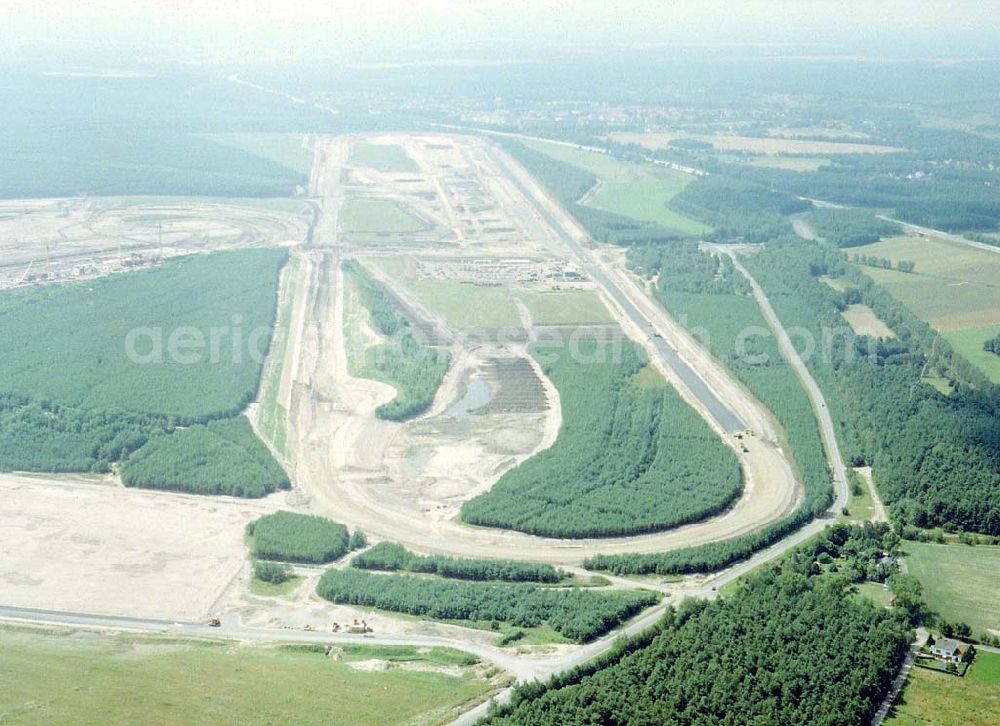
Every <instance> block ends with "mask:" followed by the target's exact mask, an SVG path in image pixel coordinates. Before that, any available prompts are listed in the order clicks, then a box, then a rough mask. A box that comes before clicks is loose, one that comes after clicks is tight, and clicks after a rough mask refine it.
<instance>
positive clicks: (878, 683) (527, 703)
mask: <svg viewBox="0 0 1000 726" xmlns="http://www.w3.org/2000/svg"><path fill="white" fill-rule="evenodd" d="M891 537H892V535H891V533H890V532H889V531H888V529H887V528H883V529H880V530H875V529H869V530H868V531H867V532H859V531H857V530H854V529H851V528H846V527H844V528H837V529H836V530H835V531H832V532H829V531H828V533H826V534H825V535H823V536H821V537H819V538H817V539H816V540H814V541H812V542H810V543H808V544H807V545H805V546H804V547H803V548H801V549H799V550H796V551H795V552H793V553H792V555H791V556H789V557H787V558H785V559H784V560H783V561H782V562H780V563H778V564H775V565H771V566H768V567H767V568H766V570H765V571H763V572H760V573H758V574H754V575H751V576H749V577H747V578H746V579H745V580H744V581H743V583H742V584H741V585H740V587H739V588H738V589H737V590H736V591H735V593H734V594H732V595H731V596H726V597H722V598H719V599H717V600H714V601H711V602H709V601H704V600H689V601H685V602H684V603H683V604H682V605H681V606H680V608H679V609H678V610H674V609H673V608H670V609H668V611H667V613H666V615H665V617H664V618H663V619H662V620H661V621H660V623H659V624H658V625H657V626H656V627H655V628H653V629H651V630H649V631H646V632H645V633H642V634H640V635H638V636H636V637H634V638H631V639H628V640H623V641H621V642H620V643H619V644H618V645H617V647H616V648H615V649H614V650H612V651H610V652H609V653H607V654H605V655H603V656H601V657H600V658H598V659H596V660H594V661H592V662H589V663H587V664H585V665H583V666H579V667H578V668H576V669H574V670H572V671H569V672H567V673H564V674H562V675H559V676H556V677H554V678H553V679H552V680H551V681H549V682H548V683H546V684H541V683H531V684H528V685H523V686H520V687H519V688H518V689H517V690H516V691H515V693H514V696H513V698H512V699H511V702H510V704H509V705H506V706H503V707H501V708H499V709H498V710H495V711H494V712H493V713H491V714H490V715H489V716H488V717H487V718H486V719H485V721H484V723H487V724H491V725H497V726H499V725H500V724H510V725H511V726H513V725H514V724H525V725H528V724H530V725H531V726H539V725H544V724H553V725H554V724H568V723H573V724H584V723H586V724H598V723H600V724H630V725H633V726H640V725H644V724H648V725H649V726H653V725H654V724H665V723H686V724H734V725H735V724H748V723H753V724H864V723H867V722H868V720H869V719H870V718H871V716H872V714H873V713H874V711H875V709H876V708H877V706H878V704H879V702H880V701H881V699H882V697H883V694H885V693H886V691H888V689H889V687H890V684H891V683H892V680H893V678H894V677H895V675H896V671H897V668H898V666H899V664H900V662H901V661H902V659H903V656H904V654H905V652H906V650H907V644H908V642H909V636H910V631H909V625H910V617H909V613H908V612H907V611H905V610H902V609H900V608H896V609H894V610H892V611H886V610H882V609H880V608H876V607H875V606H873V605H872V604H871V603H869V602H867V601H861V600H858V599H855V598H852V597H851V596H850V583H851V582H852V581H853V580H854V579H855V576H856V575H857V574H858V571H859V570H865V569H867V567H868V564H869V560H874V557H877V554H876V553H878V554H881V552H880V548H881V546H882V544H883V542H882V540H883V538H888V539H889V541H887V542H886V544H889V545H892V541H891ZM834 558H841V559H836V560H835V559H834ZM824 561H825V562H828V563H829V562H836V565H835V566H832V567H831V565H829V564H827V565H823V564H822V563H823V562H824ZM831 572H833V574H829V573H831Z"/></svg>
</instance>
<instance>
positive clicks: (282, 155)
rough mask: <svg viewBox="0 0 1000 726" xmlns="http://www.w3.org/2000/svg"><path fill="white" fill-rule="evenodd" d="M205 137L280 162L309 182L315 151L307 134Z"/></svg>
mask: <svg viewBox="0 0 1000 726" xmlns="http://www.w3.org/2000/svg"><path fill="white" fill-rule="evenodd" d="M202 138H205V139H208V140H209V141H214V142H215V143H217V144H223V145H225V146H231V147H233V148H234V149H241V150H242V151H246V152H248V153H250V154H253V155H254V156H259V157H260V158H262V159H269V160H270V161H274V162H277V163H278V164H281V165H282V166H284V167H286V168H288V169H291V170H292V171H294V172H298V173H299V174H301V175H302V181H301V184H303V185H304V184H305V183H306V182H307V181H308V180H309V173H310V171H311V170H312V164H313V151H312V147H311V146H310V145H309V144H308V143H307V140H308V137H306V136H305V135H303V134H266V133H227V134H205V135H204V136H202Z"/></svg>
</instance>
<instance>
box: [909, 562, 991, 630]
mask: <svg viewBox="0 0 1000 726" xmlns="http://www.w3.org/2000/svg"><path fill="white" fill-rule="evenodd" d="M904 551H905V552H906V555H907V557H906V561H907V564H908V565H909V569H910V572H911V573H912V574H914V575H916V576H917V577H918V578H919V579H920V582H921V584H923V586H924V599H925V600H926V601H927V604H928V605H929V606H930V607H931V608H932V609H933V610H936V611H937V612H939V613H940V614H941V615H942V616H944V617H945V618H946V619H948V620H962V621H965V622H967V623H968V624H969V625H971V626H972V629H973V631H974V632H976V633H981V632H982V631H983V630H986V629H988V628H989V629H992V630H997V631H1000V609H998V608H997V603H998V602H1000V577H998V576H997V573H1000V547H983V546H977V547H968V546H966V545H939V544H928V543H924V542H907V543H906V545H905V547H904Z"/></svg>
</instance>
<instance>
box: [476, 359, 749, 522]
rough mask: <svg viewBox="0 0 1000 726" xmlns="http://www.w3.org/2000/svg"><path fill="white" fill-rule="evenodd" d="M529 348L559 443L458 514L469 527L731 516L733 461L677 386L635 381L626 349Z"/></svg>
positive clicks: (638, 362) (735, 482) (642, 362)
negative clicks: (558, 415)
mask: <svg viewBox="0 0 1000 726" xmlns="http://www.w3.org/2000/svg"><path fill="white" fill-rule="evenodd" d="M577 348H578V349H576V350H574V349H571V348H570V347H564V346H563V345H561V344H555V345H552V344H539V345H535V346H533V347H532V355H534V356H535V357H536V358H537V359H538V360H539V362H540V363H541V364H542V367H543V370H544V371H545V374H546V375H547V376H548V377H549V378H550V379H551V380H552V382H553V383H554V384H555V386H556V388H557V389H558V390H559V396H560V401H561V404H562V411H563V422H562V428H561V429H560V431H559V437H558V439H557V440H556V442H555V444H554V445H553V446H552V447H550V448H549V449H547V450H545V451H543V452H541V453H539V454H537V455H535V456H533V457H532V458H530V459H528V460H526V461H525V462H523V463H522V464H521V465H520V466H518V467H517V468H515V469H513V470H511V471H509V472H508V473H507V474H505V475H504V476H503V477H501V479H500V480H499V481H498V482H497V483H496V484H494V486H493V488H492V489H491V490H490V491H489V492H487V493H486V494H482V495H480V496H478V497H476V498H474V499H472V500H470V501H468V502H466V503H465V504H464V505H463V507H462V519H463V520H464V521H466V522H468V523H470V524H477V525H485V526H491V527H502V528H504V529H516V530H518V531H522V532H528V533H530V534H536V535H544V536H552V537H594V536H603V537H609V536H615V535H622V534H638V533H641V532H653V531H657V530H662V529H666V528H669V527H674V526H678V525H681V524H686V523H688V522H693V521H697V520H700V519H704V518H705V517H708V516H710V515H713V514H717V513H719V512H721V511H723V510H724V509H726V508H727V507H728V506H729V505H730V504H731V503H732V502H733V501H734V500H735V499H736V498H738V497H739V495H740V493H741V492H742V489H743V482H742V474H741V472H740V468H739V464H738V462H737V459H736V455H735V453H734V452H733V451H732V450H731V449H729V448H728V447H727V446H726V445H725V444H723V443H722V441H720V440H719V437H718V436H717V435H716V434H715V433H714V432H713V431H712V430H711V428H709V426H708V424H706V423H705V422H704V421H703V420H702V419H701V418H700V417H699V416H698V414H697V413H696V412H695V411H694V410H693V409H691V408H690V407H689V406H688V405H687V404H686V403H685V402H684V401H683V399H681V397H680V396H679V395H678V394H677V392H676V391H674V389H673V388H671V387H669V386H667V385H662V386H658V387H654V388H649V387H641V386H640V385H638V384H637V383H635V382H634V381H633V376H635V375H636V374H637V373H639V371H641V370H642V369H643V367H645V366H646V364H647V360H646V357H645V354H644V353H643V352H642V349H641V348H640V347H639V346H638V345H636V344H634V343H632V342H630V341H620V342H597V341H584V342H581V343H580V344H579V346H578V347H577Z"/></svg>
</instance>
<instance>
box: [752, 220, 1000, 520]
mask: <svg viewBox="0 0 1000 726" xmlns="http://www.w3.org/2000/svg"><path fill="white" fill-rule="evenodd" d="M747 266H748V267H749V268H750V269H751V272H753V274H754V275H755V277H757V279H758V281H759V282H760V283H761V285H762V286H763V287H764V289H765V290H766V291H767V293H768V295H769V297H770V298H771V300H772V303H773V304H774V307H775V309H776V310H777V312H778V314H779V315H780V316H781V318H782V322H783V323H784V324H785V325H786V326H795V327H800V328H803V329H804V330H808V331H811V332H812V335H813V336H814V339H815V340H817V341H823V340H824V339H825V340H826V341H827V344H826V345H825V346H824V348H823V349H821V350H820V351H819V352H818V354H815V355H812V356H810V357H809V359H808V360H807V364H808V365H809V367H810V369H811V370H812V372H813V375H814V376H815V377H816V379H817V381H818V382H819V384H820V385H821V386H822V387H823V390H824V395H825V396H826V398H827V401H828V403H830V406H831V410H832V413H833V414H834V416H835V422H836V423H837V424H838V427H839V430H840V432H841V434H842V435H841V445H842V447H843V448H844V453H845V456H847V457H848V458H849V459H850V460H851V461H852V463H854V464H862V463H868V464H870V465H871V466H872V469H873V475H874V477H875V482H876V484H877V486H878V488H879V491H880V492H881V494H882V497H883V499H884V500H885V502H886V504H887V505H888V506H889V510H890V513H891V514H892V516H893V518H894V519H895V520H896V521H899V522H901V523H907V524H914V525H917V526H920V527H933V526H941V527H945V528H949V529H961V530H968V531H973V532H982V533H985V534H998V533H1000V434H998V429H997V427H996V420H997V416H998V415H1000V410H998V406H1000V396H998V395H997V389H996V388H995V387H993V386H991V385H990V384H989V383H988V382H987V381H986V380H985V378H984V377H983V376H982V374H981V373H979V372H978V371H977V370H976V369H975V368H973V367H972V366H971V365H969V364H968V363H967V362H966V361H964V359H962V358H961V356H959V355H957V354H956V353H954V351H953V350H952V349H951V347H950V346H949V345H948V344H947V342H946V341H944V340H943V339H942V338H941V337H940V336H939V335H938V334H937V333H936V332H935V331H934V330H932V329H931V328H930V327H929V326H928V325H927V324H926V323H924V322H923V321H921V320H919V319H917V318H916V317H915V316H914V315H913V314H912V313H910V312H909V311H908V310H907V309H906V308H905V307H903V306H902V305H901V304H900V303H899V302H898V301H896V300H895V299H893V298H892V297H891V296H890V295H889V294H888V293H886V292H885V291H884V290H882V289H881V288H879V287H878V286H877V285H875V284H874V283H873V282H872V281H871V280H870V279H869V278H867V277H866V276H865V275H863V274H862V273H861V272H859V271H858V270H857V268H854V267H853V266H851V265H849V264H847V263H845V262H844V260H843V258H842V257H841V256H840V255H838V254H836V253H834V252H830V251H825V250H823V249H822V248H818V247H815V246H812V245H803V244H802V242H801V240H787V241H781V240H776V241H774V242H772V243H771V244H769V245H768V246H767V249H766V250H764V251H763V252H761V253H760V254H759V255H754V256H752V257H749V258H748V259H747ZM821 275H831V276H843V277H845V278H846V279H847V280H848V281H849V283H850V289H849V290H848V291H847V292H843V293H841V292H837V291H836V290H833V289H832V288H830V287H829V286H827V285H825V284H823V283H822V282H820V281H819V280H818V279H817V278H818V277H819V276H821ZM852 302H863V303H865V304H867V305H869V306H871V308H872V309H873V310H874V311H875V313H876V314H877V315H878V316H879V317H880V318H881V319H882V320H884V321H885V322H886V324H887V325H889V326H890V327H891V328H892V329H893V330H894V331H895V332H896V333H897V335H898V337H897V338H895V339H892V340H879V341H875V340H872V339H869V338H865V337H863V336H856V335H853V334H852V333H851V332H850V330H849V328H848V327H847V326H846V324H845V323H844V322H843V320H842V318H841V317H840V310H842V309H843V308H844V307H845V306H846V305H847V304H849V303H852ZM824 331H828V334H827V336H826V337H825V338H824V334H823V332H824ZM829 331H833V332H834V334H833V335H829ZM938 369H943V370H945V371H947V373H948V375H949V376H950V377H951V378H952V379H953V380H954V381H955V391H954V392H953V393H952V394H951V395H950V396H945V395H943V394H941V393H940V392H938V391H937V390H936V389H934V388H932V387H931V386H928V385H925V384H924V383H922V380H921V379H922V377H923V375H924V374H925V372H926V371H927V370H938Z"/></svg>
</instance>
